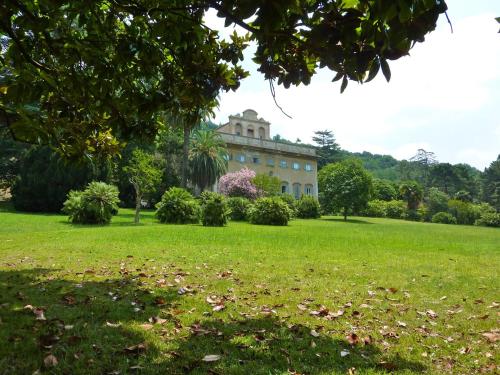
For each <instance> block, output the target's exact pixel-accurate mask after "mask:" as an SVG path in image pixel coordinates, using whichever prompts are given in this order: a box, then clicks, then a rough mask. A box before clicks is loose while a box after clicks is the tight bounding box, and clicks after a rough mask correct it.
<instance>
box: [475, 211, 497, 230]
mask: <svg viewBox="0 0 500 375" xmlns="http://www.w3.org/2000/svg"><path fill="white" fill-rule="evenodd" d="M475 225H480V226H484V227H494V228H500V213H497V212H490V213H485V214H483V215H481V217H480V218H479V219H477V220H476V222H475Z"/></svg>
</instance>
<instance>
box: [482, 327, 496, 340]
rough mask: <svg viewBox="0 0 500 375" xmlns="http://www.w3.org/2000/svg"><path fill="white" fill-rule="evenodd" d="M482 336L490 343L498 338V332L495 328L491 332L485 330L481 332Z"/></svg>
mask: <svg viewBox="0 0 500 375" xmlns="http://www.w3.org/2000/svg"><path fill="white" fill-rule="evenodd" d="M482 336H483V337H485V338H486V340H488V341H489V342H491V343H495V342H497V341H498V340H500V333H498V331H497V330H495V331H491V332H485V333H483V334H482Z"/></svg>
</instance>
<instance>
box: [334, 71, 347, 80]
mask: <svg viewBox="0 0 500 375" xmlns="http://www.w3.org/2000/svg"><path fill="white" fill-rule="evenodd" d="M343 76H344V73H342V72H338V73H337V75H336V76H335V77H333V79H332V82H337V81H338V80H339V79H341V78H342V77H343Z"/></svg>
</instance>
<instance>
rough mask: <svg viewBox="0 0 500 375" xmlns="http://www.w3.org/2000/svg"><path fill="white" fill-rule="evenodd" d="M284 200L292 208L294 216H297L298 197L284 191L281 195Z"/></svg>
mask: <svg viewBox="0 0 500 375" xmlns="http://www.w3.org/2000/svg"><path fill="white" fill-rule="evenodd" d="M279 197H280V198H281V200H282V201H284V202H285V203H286V204H287V206H288V208H289V209H290V212H291V215H292V217H296V216H297V199H295V197H294V196H293V195H292V194H289V193H283V194H281V195H280V196H279Z"/></svg>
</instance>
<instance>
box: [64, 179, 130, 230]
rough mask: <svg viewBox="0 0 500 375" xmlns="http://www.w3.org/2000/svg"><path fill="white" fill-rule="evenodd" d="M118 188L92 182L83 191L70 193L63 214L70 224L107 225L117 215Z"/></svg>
mask: <svg viewBox="0 0 500 375" xmlns="http://www.w3.org/2000/svg"><path fill="white" fill-rule="evenodd" d="M119 201H120V199H119V198H118V188H117V187H116V186H113V185H108V184H106V183H104V182H97V181H93V182H91V183H90V184H88V185H87V188H86V189H85V190H84V191H70V192H69V194H68V199H67V200H66V201H65V202H64V206H63V212H65V213H67V214H68V215H69V220H70V221H71V222H72V223H78V224H109V223H110V222H111V218H112V217H113V215H116V214H117V213H118V202H119Z"/></svg>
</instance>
